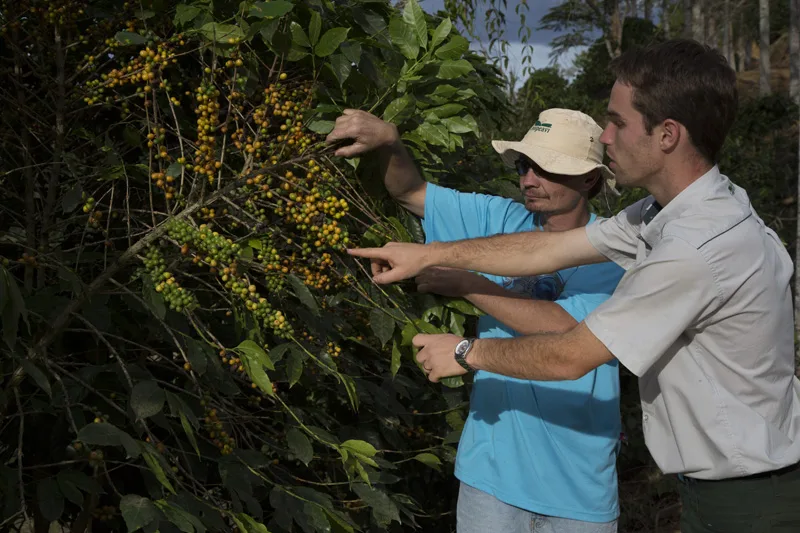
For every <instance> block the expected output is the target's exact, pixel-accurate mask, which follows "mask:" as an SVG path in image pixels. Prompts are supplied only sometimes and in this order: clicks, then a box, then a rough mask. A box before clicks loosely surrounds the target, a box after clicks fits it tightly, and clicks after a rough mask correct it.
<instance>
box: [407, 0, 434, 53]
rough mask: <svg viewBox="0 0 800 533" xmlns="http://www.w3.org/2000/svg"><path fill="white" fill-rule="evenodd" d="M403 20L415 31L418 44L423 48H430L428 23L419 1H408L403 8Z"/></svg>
mask: <svg viewBox="0 0 800 533" xmlns="http://www.w3.org/2000/svg"><path fill="white" fill-rule="evenodd" d="M403 20H404V21H405V23H406V24H408V25H409V26H410V27H412V28H413V29H414V33H415V36H416V38H417V43H418V44H419V45H420V46H421V47H422V48H427V47H428V23H427V22H426V21H425V13H424V12H423V11H422V8H421V7H419V4H418V3H417V0H407V1H406V5H405V8H403Z"/></svg>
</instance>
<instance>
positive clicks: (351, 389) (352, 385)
mask: <svg viewBox="0 0 800 533" xmlns="http://www.w3.org/2000/svg"><path fill="white" fill-rule="evenodd" d="M339 378H340V379H341V381H342V385H344V389H345V390H346V391H347V398H348V399H349V400H350V405H351V406H352V408H353V410H354V411H358V392H357V391H356V382H355V381H354V380H353V378H351V377H350V376H348V375H344V374H342V375H340V376H339Z"/></svg>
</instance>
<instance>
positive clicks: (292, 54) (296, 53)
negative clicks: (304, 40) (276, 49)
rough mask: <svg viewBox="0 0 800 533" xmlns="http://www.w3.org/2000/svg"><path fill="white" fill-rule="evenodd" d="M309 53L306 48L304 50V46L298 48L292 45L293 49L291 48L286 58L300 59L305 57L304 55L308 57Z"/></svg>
mask: <svg viewBox="0 0 800 533" xmlns="http://www.w3.org/2000/svg"><path fill="white" fill-rule="evenodd" d="M308 55H310V54H309V53H308V52H306V51H305V50H303V49H302V48H296V47H295V46H292V49H291V50H289V53H288V54H286V60H287V61H300V60H301V59H303V58H304V57H306V56H308Z"/></svg>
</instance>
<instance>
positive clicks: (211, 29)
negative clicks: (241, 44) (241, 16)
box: [200, 22, 244, 43]
mask: <svg viewBox="0 0 800 533" xmlns="http://www.w3.org/2000/svg"><path fill="white" fill-rule="evenodd" d="M200 33H201V34H203V36H204V37H205V38H206V39H208V40H210V41H215V42H218V43H227V42H230V40H231V39H234V40H241V39H243V38H244V32H243V31H242V28H240V27H239V26H234V25H233V24H220V23H218V22H209V23H207V24H204V25H203V27H202V28H200Z"/></svg>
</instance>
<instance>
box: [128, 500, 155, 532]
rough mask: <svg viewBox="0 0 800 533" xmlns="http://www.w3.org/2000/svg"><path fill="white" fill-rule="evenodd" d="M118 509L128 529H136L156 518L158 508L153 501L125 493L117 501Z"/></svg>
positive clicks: (130, 530)
mask: <svg viewBox="0 0 800 533" xmlns="http://www.w3.org/2000/svg"><path fill="white" fill-rule="evenodd" d="M119 510H120V512H121V513H122V518H124V519H125V525H127V526H128V531H129V532H132V531H136V530H137V529H139V528H143V527H145V526H147V525H150V524H151V523H153V522H155V521H156V520H158V509H157V508H156V506H155V505H153V502H151V501H150V500H148V499H147V498H143V497H141V496H137V495H136V494H126V495H125V496H123V497H122V499H121V500H120V502H119Z"/></svg>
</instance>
